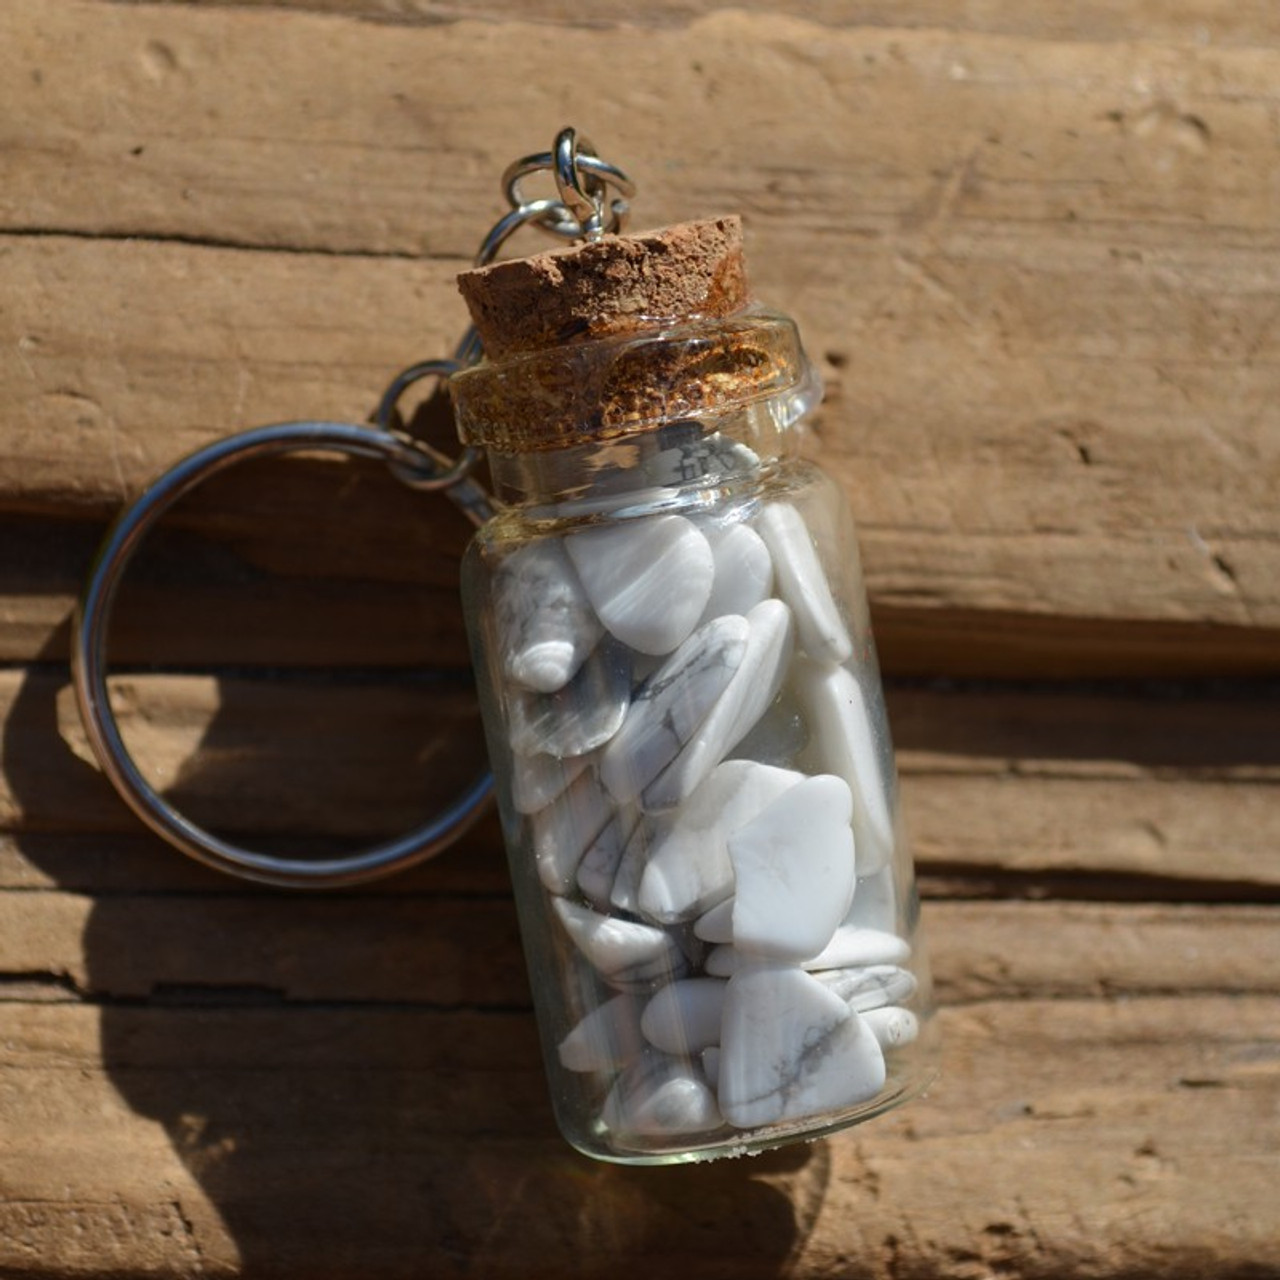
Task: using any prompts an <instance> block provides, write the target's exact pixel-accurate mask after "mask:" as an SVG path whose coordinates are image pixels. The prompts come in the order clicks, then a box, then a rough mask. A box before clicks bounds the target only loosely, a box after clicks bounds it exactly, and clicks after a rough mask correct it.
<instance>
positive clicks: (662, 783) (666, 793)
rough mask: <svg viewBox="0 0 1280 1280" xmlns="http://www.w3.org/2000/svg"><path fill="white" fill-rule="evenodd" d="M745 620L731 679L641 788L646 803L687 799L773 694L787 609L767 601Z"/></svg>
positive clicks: (787, 640) (788, 635) (785, 641)
mask: <svg viewBox="0 0 1280 1280" xmlns="http://www.w3.org/2000/svg"><path fill="white" fill-rule="evenodd" d="M730 616H732V615H730ZM728 620H729V619H728V618H725V619H723V621H725V622H727V621H728ZM710 625H715V624H710ZM745 625H746V629H747V639H746V649H745V652H744V653H743V655H742V659H741V661H740V663H739V664H738V668H737V670H736V671H735V672H734V673H733V678H732V679H731V680H730V681H729V682H728V684H727V685H726V686H725V688H724V690H723V692H722V693H721V694H720V696H719V698H718V699H717V700H716V703H715V705H714V706H713V707H712V708H711V709H710V711H709V712H708V713H707V715H706V716H705V717H704V718H703V720H702V721H701V723H700V724H699V725H698V726H697V727H696V729H695V730H694V731H693V732H692V733H691V734H690V736H689V740H688V742H687V744H686V745H684V746H683V748H682V749H681V751H680V752H679V754H678V755H677V756H676V757H675V759H674V760H672V762H671V763H670V764H669V765H668V766H667V767H666V768H665V769H664V770H663V771H662V772H661V774H659V775H658V776H657V778H656V780H655V781H653V782H651V783H649V785H647V786H646V787H645V788H644V791H643V793H642V796H641V803H642V805H643V806H644V808H646V809H649V810H660V809H673V808H675V807H676V805H678V804H681V803H683V802H684V801H685V800H687V799H688V798H689V796H691V795H692V794H693V792H694V791H695V789H696V788H697V787H699V786H700V785H701V784H702V783H703V782H704V781H705V780H706V779H707V777H708V776H709V775H710V773H711V770H712V769H714V768H715V767H716V765H718V764H719V763H720V762H721V761H722V760H723V759H724V758H725V756H727V755H728V754H729V752H730V751H731V750H732V749H733V748H734V747H735V746H736V745H737V743H738V742H739V741H741V739H742V738H743V737H745V736H746V734H747V732H748V731H749V730H750V729H751V727H752V726H753V725H754V724H755V723H756V721H758V720H759V719H760V717H761V716H762V715H763V714H764V711H765V708H766V707H768V705H769V704H770V703H771V702H772V701H773V700H774V698H775V697H777V695H778V691H779V689H781V687H782V682H783V680H784V679H785V677H786V673H787V668H788V666H789V665H790V662H791V654H792V647H793V636H794V628H793V626H792V622H791V610H790V609H788V608H787V606H786V605H785V604H783V603H782V601H781V600H765V601H762V602H761V603H760V604H758V605H756V606H755V608H753V609H752V610H751V612H750V613H749V614H748V615H747V617H746V620H745Z"/></svg>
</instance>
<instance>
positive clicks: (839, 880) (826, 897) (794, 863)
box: [728, 774, 856, 960]
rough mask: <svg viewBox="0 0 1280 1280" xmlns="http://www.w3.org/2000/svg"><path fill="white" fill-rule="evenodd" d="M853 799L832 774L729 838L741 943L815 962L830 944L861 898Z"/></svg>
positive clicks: (771, 956) (766, 955)
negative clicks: (855, 893)
mask: <svg viewBox="0 0 1280 1280" xmlns="http://www.w3.org/2000/svg"><path fill="white" fill-rule="evenodd" d="M852 816H853V799H852V797H851V796H850V794H849V786H848V784H847V783H846V782H845V781H844V780H843V779H842V778H837V777H834V776H833V775H831V774H819V775H818V776H817V777H816V778H806V779H805V780H804V781H803V782H798V783H797V784H796V785H795V786H794V787H791V788H790V789H789V790H787V791H785V792H783V794H782V795H780V796H779V797H778V798H777V799H776V800H774V801H773V802H772V803H771V804H769V805H768V806H767V807H766V808H764V809H762V810H761V811H760V812H759V813H758V814H757V815H756V816H755V817H754V818H752V820H751V821H750V822H748V823H746V825H745V826H742V827H740V828H739V829H738V830H737V831H735V832H734V833H733V834H732V835H731V836H730V837H729V841H728V847H729V858H730V860H731V861H732V863H733V872H734V894H733V945H734V946H735V947H736V948H737V949H738V951H739V952H740V953H741V954H743V955H750V956H753V957H756V958H761V959H768V960H808V959H809V958H810V957H812V956H816V955H817V954H818V953H819V952H820V951H822V950H823V948H824V947H826V946H827V944H828V943H830V941H831V939H832V937H833V936H834V935H835V931H836V928H837V926H838V925H839V924H840V921H841V920H842V919H843V918H844V915H845V912H846V911H848V909H849V903H850V901H851V900H852V898H853V887H854V883H855V880H856V876H855V874H854V849H853V832H852V831H851V830H850V829H849V821H850V818H851V817H852Z"/></svg>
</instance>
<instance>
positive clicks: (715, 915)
mask: <svg viewBox="0 0 1280 1280" xmlns="http://www.w3.org/2000/svg"><path fill="white" fill-rule="evenodd" d="M693 932H694V936H695V937H698V938H701V939H702V941H703V942H713V943H720V942H732V941H733V899H732V898H726V899H725V900H724V901H723V902H717V903H716V905H715V906H714V907H712V908H711V910H710V911H707V912H705V913H704V914H703V915H700V916H699V917H698V918H697V920H695V921H694V925H693Z"/></svg>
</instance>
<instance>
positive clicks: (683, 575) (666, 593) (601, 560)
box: [565, 515, 715, 654]
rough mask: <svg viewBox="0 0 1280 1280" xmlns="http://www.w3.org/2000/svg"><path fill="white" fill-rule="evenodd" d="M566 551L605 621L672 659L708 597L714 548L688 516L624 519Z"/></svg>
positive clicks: (588, 532) (635, 643)
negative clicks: (667, 654)
mask: <svg viewBox="0 0 1280 1280" xmlns="http://www.w3.org/2000/svg"><path fill="white" fill-rule="evenodd" d="M565 546H566V549H567V550H568V553H569V558H570V559H571V560H572V561H573V564H574V567H575V568H576V569H577V571H578V577H579V579H580V581H581V582H582V585H583V588H584V589H585V590H586V593H587V597H588V599H589V600H590V601H591V603H592V605H593V607H594V608H595V612H596V615H597V616H598V617H599V619H600V621H601V622H603V623H604V625H605V626H606V627H607V628H608V630H609V631H610V632H611V633H612V634H613V635H614V636H616V637H617V638H618V639H619V640H621V641H622V642H623V644H627V645H630V646H631V648H633V649H636V650H638V651H639V652H640V653H649V654H661V653H670V652H671V651H672V650H673V649H674V648H675V647H676V646H677V645H679V644H680V643H681V642H682V641H684V640H685V639H686V638H687V637H688V635H689V633H690V632H691V631H692V630H693V628H694V626H695V625H696V624H697V621H698V619H699V618H700V617H701V616H702V611H703V609H705V608H706V604H707V600H708V599H709V598H710V595H711V583H712V580H713V579H714V577H715V561H714V560H713V558H712V555H711V548H710V546H709V545H708V544H707V540H706V538H704V537H703V536H702V534H701V533H700V532H699V531H698V529H697V528H696V527H695V526H694V525H693V524H692V523H691V522H690V521H689V520H686V519H685V518H684V517H683V516H677V515H656V516H644V517H638V518H635V519H628V520H620V521H617V522H616V523H614V524H611V525H602V526H600V527H599V528H594V529H585V530H583V531H582V532H580V533H575V534H573V535H571V536H570V537H569V538H568V539H567V540H566V542H565Z"/></svg>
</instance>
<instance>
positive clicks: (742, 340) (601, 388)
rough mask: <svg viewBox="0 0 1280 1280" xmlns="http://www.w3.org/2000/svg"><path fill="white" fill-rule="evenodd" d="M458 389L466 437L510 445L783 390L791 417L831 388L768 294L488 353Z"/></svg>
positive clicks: (609, 431)
mask: <svg viewBox="0 0 1280 1280" xmlns="http://www.w3.org/2000/svg"><path fill="white" fill-rule="evenodd" d="M449 389H450V393H451V395H452V397H453V407H454V415H455V418H456V420H457V426H458V435H459V437H460V438H461V440H462V441H463V442H464V443H465V444H469V445H479V446H482V447H484V448H487V449H491V450H495V451H497V452H500V453H533V452H539V451H541V450H546V449H560V448H565V447H568V446H572V445H577V444H586V443H590V442H593V441H604V440H618V439H622V438H624V437H627V436H634V435H640V434H642V433H644V432H648V431H653V430H656V429H657V428H658V427H660V426H662V425H664V424H665V423H669V422H672V421H674V420H676V419H679V418H689V417H701V416H704V415H707V414H722V413H725V412H728V411H731V410H734V409H738V408H742V407H744V406H746V405H750V404H754V403H756V402H758V401H761V400H766V399H773V398H776V399H777V400H778V402H779V404H778V410H777V412H778V415H779V425H784V426H785V425H790V423H791V422H794V421H795V420H796V418H798V417H799V416H800V415H801V414H803V413H805V412H807V411H808V410H809V409H811V408H812V407H813V406H814V405H815V404H816V403H817V402H818V400H819V399H821V381H820V379H819V378H818V377H817V375H816V373H815V371H814V370H813V368H812V366H811V365H810V363H809V361H808V358H807V357H806V356H805V353H804V348H803V346H802V345H801V342H800V334H799V331H798V330H797V328H796V325H795V322H794V321H792V320H791V319H790V318H789V317H788V316H785V315H783V314H781V313H780V312H777V311H773V310H770V309H768V308H766V307H762V306H758V305H755V306H750V307H746V308H743V309H742V310H741V311H738V312H736V313H734V314H732V315H729V316H716V317H689V318H685V319H682V320H680V321H679V322H678V323H670V322H663V321H661V320H656V321H655V322H654V328H653V329H651V330H648V331H645V332H641V333H636V334H630V335H627V336H625V337H607V338H599V339H594V340H590V341H586V342H575V343H570V344H566V345H564V346H560V347H552V348H549V349H545V350H540V351H531V352H524V353H520V354H517V355H513V356H511V357H508V358H506V359H502V360H497V361H487V360H486V361H484V362H482V363H481V364H478V365H476V366H474V367H473V368H470V369H464V370H462V371H460V372H459V373H456V374H454V375H453V377H452V378H450V380H449Z"/></svg>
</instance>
